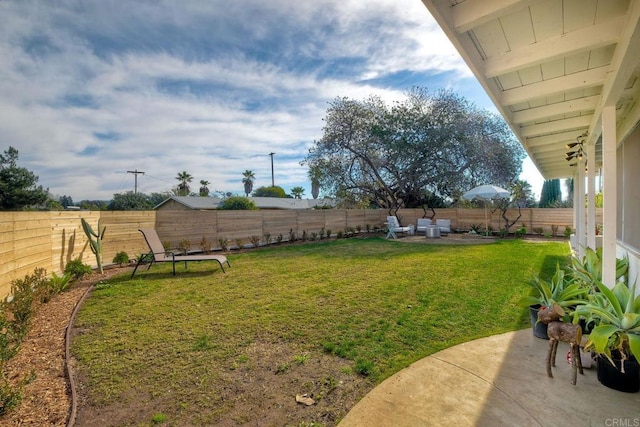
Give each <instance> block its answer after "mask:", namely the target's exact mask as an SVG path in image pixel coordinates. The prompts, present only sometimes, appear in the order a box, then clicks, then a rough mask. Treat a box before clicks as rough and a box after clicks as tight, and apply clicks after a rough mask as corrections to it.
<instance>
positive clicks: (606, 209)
mask: <svg viewBox="0 0 640 427" xmlns="http://www.w3.org/2000/svg"><path fill="white" fill-rule="evenodd" d="M616 148H617V136H616V109H615V105H607V106H605V107H604V108H603V110H602V181H603V187H602V194H603V196H604V200H603V208H602V213H603V219H602V223H603V233H602V235H603V236H602V282H603V283H604V284H605V285H606V286H607V287H609V288H612V287H613V286H614V285H615V283H616V239H617V237H616V235H617V229H618V223H617V222H618V217H617V209H618V192H617V172H616V167H617V165H616Z"/></svg>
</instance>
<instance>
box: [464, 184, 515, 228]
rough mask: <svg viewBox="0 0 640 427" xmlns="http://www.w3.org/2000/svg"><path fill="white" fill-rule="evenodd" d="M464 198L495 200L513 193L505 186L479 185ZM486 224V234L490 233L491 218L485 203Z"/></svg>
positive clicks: (465, 194)
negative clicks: (489, 218) (488, 215)
mask: <svg viewBox="0 0 640 427" xmlns="http://www.w3.org/2000/svg"><path fill="white" fill-rule="evenodd" d="M462 197H463V198H465V199H467V200H474V199H478V200H483V201H485V202H486V201H488V200H495V199H506V198H507V197H511V193H509V191H507V190H505V189H504V188H500V187H498V186H496V185H480V186H478V187H475V188H472V189H471V190H469V191H467V192H466V193H464V194H463V195H462ZM484 225H485V228H484V229H485V235H486V236H488V235H489V220H488V219H487V204H486V203H485V205H484Z"/></svg>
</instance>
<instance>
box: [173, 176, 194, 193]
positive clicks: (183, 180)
mask: <svg viewBox="0 0 640 427" xmlns="http://www.w3.org/2000/svg"><path fill="white" fill-rule="evenodd" d="M176 179H177V180H178V181H180V183H179V184H178V188H177V191H176V194H177V195H178V196H188V195H189V193H190V192H191V188H190V187H189V183H190V182H191V181H193V176H191V174H190V173H189V172H187V171H182V172H180V173H178V175H177V176H176Z"/></svg>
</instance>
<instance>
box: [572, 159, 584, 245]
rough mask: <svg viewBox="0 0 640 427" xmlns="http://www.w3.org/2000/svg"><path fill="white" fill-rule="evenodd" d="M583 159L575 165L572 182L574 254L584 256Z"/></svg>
mask: <svg viewBox="0 0 640 427" xmlns="http://www.w3.org/2000/svg"><path fill="white" fill-rule="evenodd" d="M584 164H585V159H584V158H582V159H579V160H578V164H577V165H576V181H575V182H574V184H573V185H574V190H573V192H574V197H575V199H574V204H573V205H574V207H575V208H574V209H575V211H576V253H577V254H578V256H579V257H582V256H584V248H585V246H586V245H587V234H586V233H587V230H586V227H585V207H584V204H585V185H584Z"/></svg>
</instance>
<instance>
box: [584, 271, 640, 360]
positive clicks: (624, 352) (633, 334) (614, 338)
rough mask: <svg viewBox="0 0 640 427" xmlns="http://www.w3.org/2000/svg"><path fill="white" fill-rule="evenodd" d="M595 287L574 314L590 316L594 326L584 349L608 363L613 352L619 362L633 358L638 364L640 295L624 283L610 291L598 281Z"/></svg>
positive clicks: (639, 352) (634, 287)
mask: <svg viewBox="0 0 640 427" xmlns="http://www.w3.org/2000/svg"><path fill="white" fill-rule="evenodd" d="M595 285H596V287H597V288H598V291H599V292H597V293H594V294H593V295H591V296H590V298H589V301H588V302H587V303H586V304H584V305H581V306H580V307H578V308H577V309H576V311H575V315H576V316H585V317H591V318H593V319H595V321H596V323H597V325H596V326H595V327H594V328H593V330H592V331H591V334H590V335H589V340H588V341H587V343H586V344H585V350H593V351H595V352H596V353H598V354H604V355H605V356H606V357H607V358H608V359H609V361H611V363H612V364H613V360H612V358H611V352H612V351H614V350H617V351H618V352H619V353H620V357H621V358H622V359H623V360H626V359H629V357H630V356H632V355H633V356H634V357H635V358H636V360H639V361H640V295H639V296H636V285H635V283H634V285H633V286H631V287H629V286H628V285H627V284H626V283H625V282H618V283H617V284H616V285H615V286H614V287H613V289H609V288H608V287H607V286H606V285H604V284H603V283H602V282H601V281H599V280H598V281H596V282H595Z"/></svg>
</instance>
